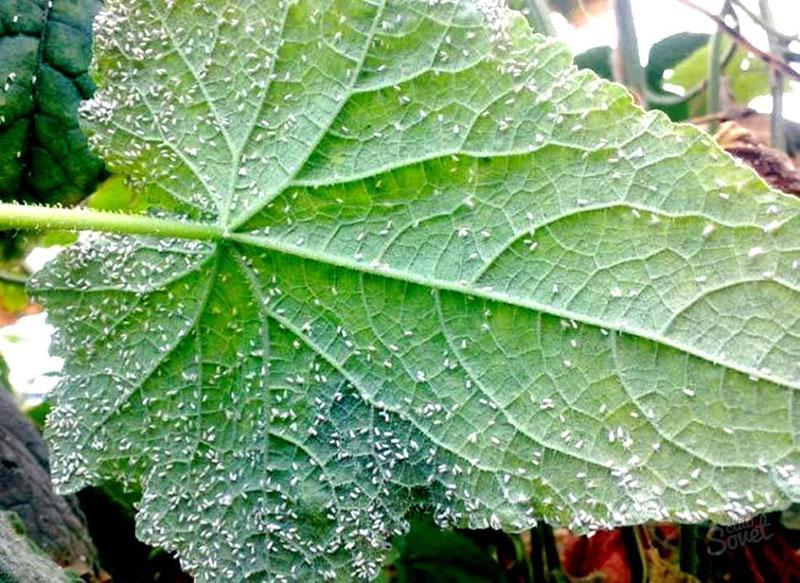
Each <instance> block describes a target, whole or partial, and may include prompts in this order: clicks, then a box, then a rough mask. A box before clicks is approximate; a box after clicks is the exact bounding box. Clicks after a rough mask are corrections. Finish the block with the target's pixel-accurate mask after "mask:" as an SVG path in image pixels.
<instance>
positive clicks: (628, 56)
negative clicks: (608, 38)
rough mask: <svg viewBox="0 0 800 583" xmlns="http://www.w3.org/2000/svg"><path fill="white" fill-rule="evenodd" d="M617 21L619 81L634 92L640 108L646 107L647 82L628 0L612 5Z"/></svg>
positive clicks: (618, 0) (620, 0)
mask: <svg viewBox="0 0 800 583" xmlns="http://www.w3.org/2000/svg"><path fill="white" fill-rule="evenodd" d="M614 11H615V14H616V19H617V44H618V47H617V50H618V51H619V61H620V66H619V67H618V68H619V73H620V79H618V81H620V82H621V83H623V84H624V85H627V86H628V87H629V88H630V89H631V90H633V91H634V92H636V94H637V95H638V96H639V99H640V100H641V104H642V107H647V81H646V79H645V75H644V69H643V68H642V60H641V58H640V57H639V40H638V39H637V38H636V25H635V24H634V21H633V10H632V9H631V3H630V0H617V1H616V3H615V5H614Z"/></svg>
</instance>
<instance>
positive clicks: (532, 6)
mask: <svg viewBox="0 0 800 583" xmlns="http://www.w3.org/2000/svg"><path fill="white" fill-rule="evenodd" d="M527 4H528V22H530V23H531V26H533V29H534V31H535V32H540V33H542V34H545V35H547V36H556V29H555V28H553V21H552V20H550V10H549V9H548V7H547V3H545V2H544V1H543V0H527Z"/></svg>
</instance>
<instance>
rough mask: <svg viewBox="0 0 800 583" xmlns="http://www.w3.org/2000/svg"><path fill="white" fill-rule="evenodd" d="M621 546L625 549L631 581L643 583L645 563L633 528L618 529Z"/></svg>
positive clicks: (645, 574)
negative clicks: (620, 536)
mask: <svg viewBox="0 0 800 583" xmlns="http://www.w3.org/2000/svg"><path fill="white" fill-rule="evenodd" d="M620 534H621V535H622V544H623V546H624V547H625V555H626V556H627V558H628V568H629V569H630V573H631V581H632V582H635V583H645V582H646V581H648V577H647V561H646V560H645V557H644V552H643V550H642V543H641V541H640V540H639V533H638V532H637V530H636V527H635V526H624V527H622V528H621V529H620Z"/></svg>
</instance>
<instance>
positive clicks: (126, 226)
mask: <svg viewBox="0 0 800 583" xmlns="http://www.w3.org/2000/svg"><path fill="white" fill-rule="evenodd" d="M0 229H30V230H36V231H44V230H50V229H69V230H76V231H102V232H107V233H121V234H127V235H154V236H157V237H178V238H181V239H202V240H214V239H221V238H222V237H223V232H222V230H221V229H220V228H219V227H218V226H216V225H210V224H203V223H192V222H184V221H178V220H172V219H159V218H156V217H150V216H147V215H131V214H121V213H109V212H103V211H94V210H87V209H79V208H71V209H67V208H56V207H46V206H30V205H22V204H10V203H3V204H0Z"/></svg>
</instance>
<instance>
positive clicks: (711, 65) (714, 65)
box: [706, 28, 722, 134]
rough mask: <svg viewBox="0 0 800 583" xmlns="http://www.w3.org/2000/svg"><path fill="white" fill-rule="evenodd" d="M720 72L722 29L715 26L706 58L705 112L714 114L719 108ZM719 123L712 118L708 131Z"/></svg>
mask: <svg viewBox="0 0 800 583" xmlns="http://www.w3.org/2000/svg"><path fill="white" fill-rule="evenodd" d="M721 72H722V29H721V28H717V31H716V32H715V33H714V36H713V38H712V39H711V51H710V52H709V60H708V93H707V106H706V114H707V115H714V114H715V113H718V112H719V110H720V101H721V100H720V92H721V91H720V88H721V82H720V78H721ZM718 127H719V123H718V122H717V121H716V120H714V121H712V122H711V126H710V128H709V132H710V133H712V134H713V133H715V132H716V131H717V128H718Z"/></svg>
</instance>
